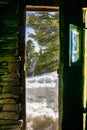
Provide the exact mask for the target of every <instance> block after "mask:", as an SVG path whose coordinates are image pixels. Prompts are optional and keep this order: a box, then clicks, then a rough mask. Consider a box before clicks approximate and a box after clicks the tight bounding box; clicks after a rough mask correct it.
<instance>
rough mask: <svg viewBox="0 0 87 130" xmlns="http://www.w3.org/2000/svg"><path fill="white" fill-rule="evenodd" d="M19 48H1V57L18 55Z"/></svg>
mask: <svg viewBox="0 0 87 130" xmlns="http://www.w3.org/2000/svg"><path fill="white" fill-rule="evenodd" d="M17 55H18V49H0V57H5V56H7V57H8V56H17Z"/></svg>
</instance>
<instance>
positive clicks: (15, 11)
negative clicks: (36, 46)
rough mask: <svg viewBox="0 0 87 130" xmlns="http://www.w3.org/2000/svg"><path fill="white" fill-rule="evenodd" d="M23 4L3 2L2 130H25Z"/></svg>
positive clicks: (0, 17)
mask: <svg viewBox="0 0 87 130" xmlns="http://www.w3.org/2000/svg"><path fill="white" fill-rule="evenodd" d="M20 2H21V3H20ZM22 4H23V2H22V1H20V0H19V1H18V0H14V1H13V0H0V130H21V129H22V127H23V115H24V112H23V111H24V110H23V107H22V106H25V105H24V102H23V101H24V94H23V89H24V87H23V76H24V75H23V74H24V72H23V71H24V70H23V60H24V59H23V55H24V54H23V52H24V51H22V52H21V49H20V48H23V47H24V41H23V39H24V37H23V31H22V30H23V29H22V30H21V27H22V28H23V24H24V23H23V13H24V12H23V6H22V7H20V6H21V5H22ZM20 12H21V13H20ZM21 36H22V38H21V39H22V41H21V40H20V37H21ZM23 50H24V48H23ZM21 98H22V99H23V100H21Z"/></svg>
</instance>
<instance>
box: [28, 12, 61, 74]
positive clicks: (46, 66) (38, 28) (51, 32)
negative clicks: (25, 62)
mask: <svg viewBox="0 0 87 130" xmlns="http://www.w3.org/2000/svg"><path fill="white" fill-rule="evenodd" d="M26 24H27V27H31V28H32V29H33V30H34V33H30V34H29V37H30V38H33V39H34V40H35V41H37V43H38V44H39V46H40V54H39V59H38V62H37V64H36V67H35V74H39V73H44V72H51V71H56V70H57V68H58V63H59V14H58V12H56V13H55V12H53V13H52V12H32V13H31V12H27V20H26Z"/></svg>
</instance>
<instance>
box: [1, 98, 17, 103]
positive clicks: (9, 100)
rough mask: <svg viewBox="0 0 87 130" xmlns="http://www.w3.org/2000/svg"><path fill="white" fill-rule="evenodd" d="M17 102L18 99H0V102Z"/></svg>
mask: <svg viewBox="0 0 87 130" xmlns="http://www.w3.org/2000/svg"><path fill="white" fill-rule="evenodd" d="M15 103H17V100H16V99H0V104H15Z"/></svg>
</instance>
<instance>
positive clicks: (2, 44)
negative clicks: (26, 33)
mask: <svg viewBox="0 0 87 130" xmlns="http://www.w3.org/2000/svg"><path fill="white" fill-rule="evenodd" d="M15 48H18V42H17V41H16V40H13V41H12V40H0V49H15Z"/></svg>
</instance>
